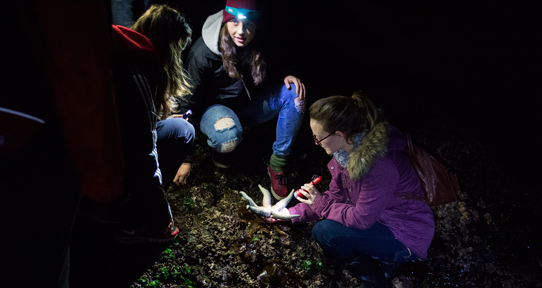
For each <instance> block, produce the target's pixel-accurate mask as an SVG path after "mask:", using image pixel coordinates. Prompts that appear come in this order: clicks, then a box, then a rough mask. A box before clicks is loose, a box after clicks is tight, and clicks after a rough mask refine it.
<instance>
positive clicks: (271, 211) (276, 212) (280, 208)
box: [239, 185, 299, 222]
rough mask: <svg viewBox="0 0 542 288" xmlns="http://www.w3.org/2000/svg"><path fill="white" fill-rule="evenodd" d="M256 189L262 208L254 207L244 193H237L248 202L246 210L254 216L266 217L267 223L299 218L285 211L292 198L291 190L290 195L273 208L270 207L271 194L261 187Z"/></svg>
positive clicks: (253, 203) (252, 202)
mask: <svg viewBox="0 0 542 288" xmlns="http://www.w3.org/2000/svg"><path fill="white" fill-rule="evenodd" d="M258 187H259V188H260V191H261V192H262V194H263V201H262V202H263V203H262V205H263V206H258V205H256V203H255V202H254V200H252V198H250V197H249V196H248V195H247V194H246V193H245V192H243V191H240V192H239V193H240V194H241V196H243V198H245V199H246V200H247V201H248V203H249V205H247V208H249V209H250V210H252V211H253V212H254V213H256V214H260V215H262V216H264V217H266V218H267V219H266V220H267V221H268V222H275V221H274V220H273V219H277V221H278V220H290V219H292V218H295V217H299V215H290V212H288V209H285V208H286V206H287V205H288V203H290V200H292V197H293V195H294V190H293V189H292V192H290V195H288V197H286V198H284V199H282V200H280V201H279V202H277V204H275V205H274V206H271V193H269V190H267V189H265V188H263V187H262V185H258ZM284 210H286V211H284ZM271 216H272V217H271Z"/></svg>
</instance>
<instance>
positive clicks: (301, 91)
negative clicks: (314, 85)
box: [284, 75, 305, 100]
mask: <svg viewBox="0 0 542 288" xmlns="http://www.w3.org/2000/svg"><path fill="white" fill-rule="evenodd" d="M290 83H292V84H294V85H295V94H296V95H297V97H299V99H300V100H305V85H304V84H303V82H301V80H299V78H297V77H295V76H292V75H288V76H286V78H284V85H286V88H288V89H290V87H291V86H290Z"/></svg>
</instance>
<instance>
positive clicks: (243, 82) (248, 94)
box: [239, 75, 252, 101]
mask: <svg viewBox="0 0 542 288" xmlns="http://www.w3.org/2000/svg"><path fill="white" fill-rule="evenodd" d="M239 79H240V80H241V84H243V88H245V91H247V96H248V100H250V101H252V98H250V93H249V92H248V88H247V85H245V81H244V80H243V75H241V77H239Z"/></svg>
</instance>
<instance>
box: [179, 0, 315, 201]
mask: <svg viewBox="0 0 542 288" xmlns="http://www.w3.org/2000/svg"><path fill="white" fill-rule="evenodd" d="M259 14H260V12H259V11H258V7H257V1H256V0H228V1H227V2H226V7H225V9H223V10H221V11H219V12H218V13H216V14H213V15H211V16H209V17H208V18H207V20H206V21H205V24H204V25H203V29H202V37H201V38H200V39H198V40H197V41H196V42H195V44H194V45H193V46H192V48H191V50H190V54H189V56H188V60H187V70H188V74H189V77H190V79H191V82H190V83H191V85H192V86H193V93H192V95H189V96H186V97H183V98H182V99H181V103H180V106H181V112H182V113H184V112H186V111H188V110H189V109H190V110H192V112H193V120H192V121H193V123H194V124H195V125H196V126H199V127H200V129H201V131H202V132H203V134H205V135H206V136H207V138H208V140H207V143H208V144H209V146H210V147H211V148H212V149H213V162H214V163H215V165H217V166H219V167H223V168H228V167H229V166H230V163H228V162H229V161H228V160H229V159H228V158H230V157H228V155H231V154H229V153H231V152H232V151H233V150H234V149H235V148H236V147H237V146H238V145H239V143H240V142H241V141H242V140H243V126H254V125H257V124H261V123H264V122H267V121H270V120H272V119H273V118H275V117H277V116H278V122H277V128H276V141H275V143H274V144H273V154H272V155H271V158H270V161H269V162H270V165H269V167H267V171H268V174H269V176H270V178H271V191H272V192H273V195H274V196H275V198H277V199H281V198H283V197H285V196H286V195H287V194H288V189H287V181H286V176H285V175H284V172H283V168H284V166H285V165H286V160H287V158H288V156H289V155H290V152H291V150H292V146H293V143H294V141H295V138H296V135H297V132H298V131H299V127H300V125H301V122H302V121H303V115H304V100H305V86H304V85H303V83H302V82H301V81H300V80H299V79H298V78H296V77H294V76H291V75H290V76H287V77H286V78H285V79H284V85H283V84H282V83H277V84H278V85H274V86H273V85H270V86H269V85H262V84H263V83H264V80H265V78H266V77H265V76H266V65H265V62H264V60H263V57H262V55H261V53H260V50H259V47H258V44H259V40H258V37H257V36H256V35H257V28H258V25H259V24H260V23H259V18H260V17H259Z"/></svg>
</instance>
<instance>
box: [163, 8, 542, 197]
mask: <svg viewBox="0 0 542 288" xmlns="http://www.w3.org/2000/svg"><path fill="white" fill-rule="evenodd" d="M535 2H536V1H523V2H521V1H514V2H512V1H508V3H507V2H501V3H489V2H485V1H439V2H436V1H432V2H430V1H402V2H401V3H399V2H393V3H391V2H382V1H378V2H377V1H345V0H338V1H308V0H298V1H283V0H273V1H265V2H264V1H262V3H263V5H264V7H263V11H264V15H263V21H262V22H263V23H262V25H260V27H258V29H259V30H258V32H257V34H256V35H257V36H256V37H260V38H261V39H260V40H261V41H262V42H263V45H262V46H263V47H264V52H265V54H264V55H265V56H266V59H267V62H268V63H269V66H270V71H271V72H273V73H274V74H273V75H271V77H270V78H273V77H275V78H274V79H273V80H275V81H277V80H278V81H280V77H282V76H283V75H287V74H285V73H291V74H293V75H295V76H297V77H298V78H300V79H301V80H302V81H303V82H304V84H305V85H306V87H307V97H308V98H309V102H311V101H314V100H316V99H319V98H321V97H326V96H331V95H351V94H352V92H354V91H356V90H363V91H364V92H365V94H366V95H367V96H369V97H370V98H372V99H373V100H375V102H376V103H377V105H379V106H380V107H381V108H383V109H384V110H385V111H386V112H387V114H388V116H389V117H390V120H391V121H392V123H393V124H394V125H396V126H398V127H400V128H405V129H408V128H409V127H417V128H419V129H428V130H437V131H440V132H443V131H449V133H450V134H456V135H457V136H458V137H464V138H465V141H472V142H477V143H479V144H480V145H481V146H482V147H483V149H484V151H485V152H486V153H488V154H490V155H492V156H493V157H496V158H498V162H499V163H501V164H502V165H503V167H505V169H508V170H509V171H510V174H513V177H517V178H516V179H517V180H518V184H519V183H522V184H525V182H532V183H531V184H532V186H531V185H529V186H530V187H533V188H534V189H537V188H538V185H535V183H534V179H537V178H538V175H539V172H540V169H539V168H537V167H538V165H539V161H540V159H541V157H540V156H541V153H540V149H539V148H538V147H539V145H540V144H539V143H540V142H539V141H538V139H539V138H540V137H539V136H538V133H537V132H538V131H540V129H539V127H538V126H539V124H540V123H542V122H541V121H540V120H541V119H542V118H541V117H540V114H541V113H540V111H539V109H540V108H541V107H542V105H541V102H542V101H541V98H540V95H541V93H540V92H541V91H540V88H539V85H540V84H539V83H540V77H541V76H542V73H541V69H540V64H542V61H541V56H540V54H539V53H540V48H541V47H542V45H540V44H541V41H542V40H541V39H542V37H541V36H542V35H541V28H540V27H542V25H541V24H542V23H540V22H541V21H540V17H539V15H538V12H537V11H540V10H539V9H537V8H538V7H537V6H538V5H537V4H536V3H535ZM222 3H225V1H179V2H175V1H170V5H172V6H176V7H177V8H178V9H179V10H180V11H181V12H183V13H184V14H185V15H186V16H187V18H188V20H189V21H190V24H191V26H192V28H193V30H194V37H193V38H194V40H196V39H197V38H198V37H199V36H200V35H201V26H202V24H203V22H204V20H205V18H206V17H207V15H209V14H212V13H215V12H216V11H219V10H220V9H221V8H222V7H223V4H222ZM277 76H278V77H277ZM305 126H306V125H305ZM305 128H307V127H305ZM302 133H303V131H302ZM535 187H536V188H535ZM537 190H538V189H537Z"/></svg>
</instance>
